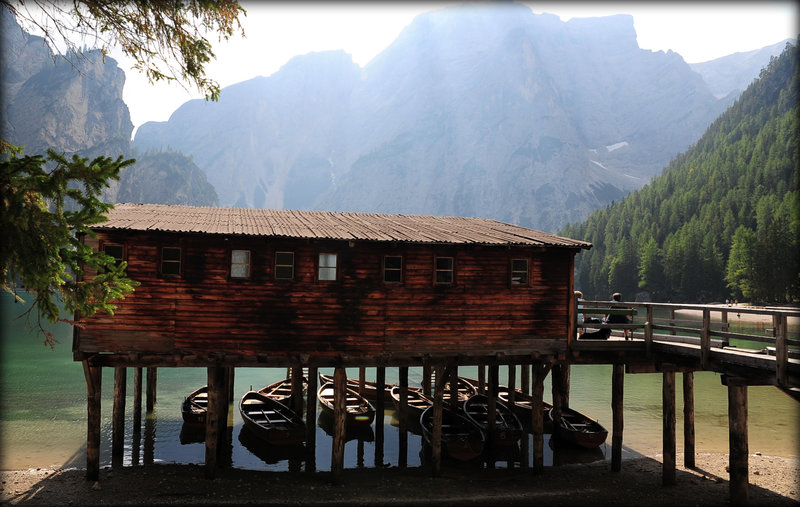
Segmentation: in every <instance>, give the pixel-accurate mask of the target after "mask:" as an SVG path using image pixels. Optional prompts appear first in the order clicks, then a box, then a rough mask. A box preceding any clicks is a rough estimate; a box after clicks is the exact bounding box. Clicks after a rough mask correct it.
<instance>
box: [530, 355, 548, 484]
mask: <svg viewBox="0 0 800 507" xmlns="http://www.w3.org/2000/svg"><path fill="white" fill-rule="evenodd" d="M551 368H552V364H550V363H544V362H543V361H541V360H534V361H533V364H532V367H531V397H532V398H533V401H532V402H531V430H532V432H533V463H532V464H531V466H532V467H533V473H534V474H542V473H544V402H543V398H544V379H545V378H546V377H547V374H548V373H550V369H551Z"/></svg>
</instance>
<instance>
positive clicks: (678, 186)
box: [561, 46, 800, 303]
mask: <svg viewBox="0 0 800 507" xmlns="http://www.w3.org/2000/svg"><path fill="white" fill-rule="evenodd" d="M798 59H799V55H798V49H797V47H796V46H790V47H787V49H786V50H785V51H784V52H783V54H782V55H781V56H780V57H778V58H773V59H772V61H771V62H770V63H769V65H768V66H767V67H766V68H765V69H764V70H762V72H761V75H760V77H759V78H758V79H757V80H756V81H754V82H753V84H752V85H751V86H750V87H749V88H748V89H747V90H746V91H745V92H744V93H743V94H742V95H741V97H740V98H739V99H738V100H737V101H736V103H735V104H734V105H733V106H731V108H730V109H729V110H728V111H726V112H725V113H724V114H723V115H722V116H720V117H719V118H718V119H717V120H716V121H715V122H714V123H713V124H712V125H711V126H710V127H709V129H708V130H707V131H706V133H705V134H704V135H703V136H702V137H701V138H700V140H699V141H698V142H697V143H696V144H695V145H694V146H693V147H692V148H690V149H689V150H688V151H687V152H686V153H684V154H681V155H678V156H677V157H676V158H675V159H674V160H672V162H671V163H670V164H669V166H668V167H667V168H666V169H665V170H664V172H663V173H662V174H661V176H659V177H657V178H654V179H653V181H652V182H651V183H650V184H648V185H647V186H645V187H643V188H642V189H640V190H638V191H636V192H633V193H632V194H630V195H629V196H627V197H625V198H624V199H622V200H621V201H620V202H618V203H614V204H612V205H610V206H608V207H606V208H604V209H601V210H598V211H596V212H594V213H592V214H591V215H590V216H589V217H588V218H587V220H586V221H585V222H583V223H580V224H571V225H569V226H567V227H566V228H564V229H563V230H562V231H561V233H562V234H564V235H565V236H570V237H574V238H580V239H584V240H587V241H590V242H592V243H593V244H594V248H592V249H591V250H590V251H588V252H584V253H581V254H580V255H579V256H578V257H577V258H576V279H575V280H576V287H578V288H580V289H581V290H582V291H583V292H584V294H585V295H587V297H590V298H598V299H605V298H607V297H608V294H610V293H612V292H615V291H621V292H623V294H627V297H629V298H631V299H633V296H634V294H635V293H636V292H638V291H647V292H649V293H650V295H651V297H652V299H654V300H658V301H670V300H672V301H684V302H694V301H701V302H702V301H715V300H716V301H722V300H725V299H747V300H751V301H754V302H763V303H784V302H796V301H798V300H800V239H798V238H800V184H799V183H798V180H799V179H800V141H799V140H800V124H799V123H798V118H800V107H799V106H798V96H800V77H799V75H798Z"/></svg>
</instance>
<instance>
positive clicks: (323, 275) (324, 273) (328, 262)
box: [319, 253, 336, 281]
mask: <svg viewBox="0 0 800 507" xmlns="http://www.w3.org/2000/svg"><path fill="white" fill-rule="evenodd" d="M319 279H320V280H324V281H331V280H336V254H332V253H321V254H319Z"/></svg>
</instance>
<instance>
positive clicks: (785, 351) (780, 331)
mask: <svg viewBox="0 0 800 507" xmlns="http://www.w3.org/2000/svg"><path fill="white" fill-rule="evenodd" d="M772 320H773V326H774V327H773V329H774V330H775V380H776V381H777V383H778V387H786V386H787V385H788V376H789V343H788V336H786V335H787V334H788V331H789V317H787V316H786V315H775V316H774V317H773V319H772Z"/></svg>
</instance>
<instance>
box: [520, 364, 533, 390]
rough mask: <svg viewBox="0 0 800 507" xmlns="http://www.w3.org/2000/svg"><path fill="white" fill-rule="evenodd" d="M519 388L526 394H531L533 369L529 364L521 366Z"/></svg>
mask: <svg viewBox="0 0 800 507" xmlns="http://www.w3.org/2000/svg"><path fill="white" fill-rule="evenodd" d="M519 387H520V389H521V390H522V392H523V393H525V394H528V393H530V392H531V391H530V388H531V368H530V365H528V364H522V365H520V376H519Z"/></svg>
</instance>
